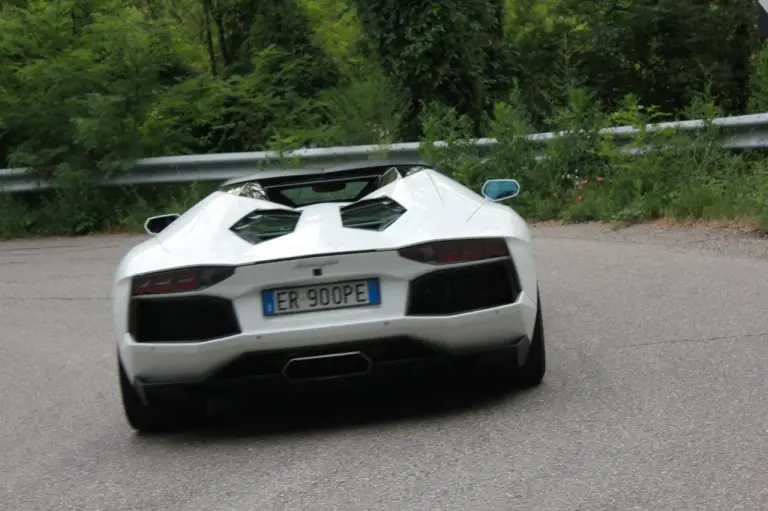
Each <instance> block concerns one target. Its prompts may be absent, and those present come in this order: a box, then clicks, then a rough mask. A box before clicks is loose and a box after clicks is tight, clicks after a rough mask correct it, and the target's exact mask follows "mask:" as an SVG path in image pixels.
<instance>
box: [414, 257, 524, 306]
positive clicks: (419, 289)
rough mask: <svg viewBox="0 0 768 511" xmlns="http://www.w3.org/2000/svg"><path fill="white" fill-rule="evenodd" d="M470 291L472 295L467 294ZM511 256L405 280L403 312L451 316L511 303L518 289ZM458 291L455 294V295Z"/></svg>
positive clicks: (518, 283) (454, 267)
mask: <svg viewBox="0 0 768 511" xmlns="http://www.w3.org/2000/svg"><path fill="white" fill-rule="evenodd" d="M472 291H474V292H475V293H476V294H475V295H474V296H470V297H468V298H469V299H467V296H466V295H467V294H469V293H470V292H472ZM522 291H523V290H522V286H521V285H520V279H519V277H518V274H517V269H516V268H515V265H514V263H513V262H512V259H511V258H499V259H493V260H491V261H488V262H484V263H476V264H469V265H457V266H452V267H447V268H445V267H443V268H440V269H438V270H435V271H431V272H429V273H425V274H423V275H420V276H419V277H416V278H415V279H413V280H412V281H411V282H410V283H409V284H408V297H407V299H406V309H405V310H406V312H405V314H406V316H429V317H434V316H453V315H456V314H465V313H467V312H474V311H478V310H484V309H489V308H493V307H501V306H504V305H510V304H513V303H515V302H516V301H517V300H518V299H519V298H520V294H521V293H522ZM457 295H459V298H457Z"/></svg>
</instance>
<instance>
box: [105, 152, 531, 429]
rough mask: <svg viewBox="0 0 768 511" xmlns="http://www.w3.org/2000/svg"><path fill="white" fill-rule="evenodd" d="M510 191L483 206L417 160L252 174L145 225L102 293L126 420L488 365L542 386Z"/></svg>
mask: <svg viewBox="0 0 768 511" xmlns="http://www.w3.org/2000/svg"><path fill="white" fill-rule="evenodd" d="M518 192H519V185H518V183H517V182H516V181H515V180H513V179H497V180H491V181H488V182H486V183H485V184H484V186H483V190H482V195H478V194H476V193H475V192H473V191H472V190H470V189H469V188H466V187H465V186H463V185H461V184H459V183H458V182H456V181H454V180H452V179H450V178H449V177H447V176H445V175H443V174H441V173H440V172H438V171H437V170H436V169H434V168H432V167H429V166H427V165H424V164H422V163H420V162H418V163H416V162H414V163H402V162H376V163H372V162H366V163H362V164H347V165H343V166H337V167H333V168H326V169H322V170H317V169H299V170H277V171H262V172H258V173H256V174H253V175H252V176H248V177H245V178H240V179H235V180H231V181H228V182H227V183H224V184H223V185H222V186H221V187H219V189H218V190H216V191H215V192H213V193H212V194H211V195H209V196H208V197H206V198H205V199H203V200H202V201H200V202H199V203H198V204H196V205H195V206H193V207H192V208H191V209H189V210H188V211H187V212H185V213H184V214H182V215H178V214H172V215H161V216H156V217H152V218H150V219H148V220H147V222H146V224H145V229H146V230H147V232H148V233H150V234H152V235H153V237H152V238H150V239H148V240H146V241H144V242H142V243H140V244H139V245H137V246H136V247H133V248H132V249H131V250H130V252H128V254H126V255H125V257H124V258H123V260H122V261H121V262H120V264H119V266H118V268H117V272H116V275H115V280H114V289H113V314H114V326H115V330H116V334H117V346H118V350H117V351H118V368H119V376H120V389H121V391H122V399H123V405H124V408H125V414H126V417H127V419H128V422H129V423H130V425H131V426H132V427H133V428H135V429H137V430H139V431H153V430H154V431H157V430H161V429H166V428H169V427H182V426H183V425H184V424H185V423H187V422H186V421H188V420H190V419H192V418H193V417H195V416H196V415H197V414H201V413H204V410H205V403H206V401H207V399H208V398H209V397H214V396H216V395H217V394H219V393H221V392H226V393H228V392H234V391H238V390H240V389H244V390H253V389H255V390H259V389H261V390H267V389H268V390H270V391H272V390H273V389H278V388H279V387H281V386H282V387H286V388H296V387H297V386H300V385H302V384H307V383H312V384H317V383H320V382H323V381H327V380H339V379H343V380H346V381H359V379H360V378H374V379H375V378H379V377H382V376H385V375H388V374H391V373H392V372H393V371H398V370H402V369H407V370H413V369H416V370H417V371H418V372H419V373H420V372H421V371H422V369H420V368H424V369H426V368H428V367H432V364H433V363H434V364H438V365H440V364H442V363H445V362H447V363H448V364H449V366H451V367H453V366H455V363H456V362H463V361H466V362H471V363H472V364H474V363H481V362H488V363H490V364H491V366H490V367H495V368H496V369H498V370H500V371H499V372H498V373H496V372H494V373H492V374H498V375H499V377H501V378H505V379H508V380H509V382H510V383H513V384H515V385H517V386H519V387H533V386H536V385H538V384H539V383H540V382H541V381H542V378H543V376H544V372H545V349H544V330H543V325H542V313H541V306H540V299H539V292H538V284H537V277H536V270H535V266H534V257H533V250H532V241H531V234H530V232H529V229H528V226H527V225H526V223H525V221H524V220H523V219H522V218H521V217H520V216H519V215H518V214H517V213H515V211H514V210H512V209H511V208H510V207H508V206H505V205H502V204H497V203H495V201H499V200H504V199H509V198H512V197H514V196H516V195H517V193H518Z"/></svg>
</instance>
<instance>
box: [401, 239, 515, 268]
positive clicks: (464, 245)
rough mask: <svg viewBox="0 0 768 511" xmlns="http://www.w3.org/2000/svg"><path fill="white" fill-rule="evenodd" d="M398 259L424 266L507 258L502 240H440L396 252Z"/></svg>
mask: <svg viewBox="0 0 768 511" xmlns="http://www.w3.org/2000/svg"><path fill="white" fill-rule="evenodd" d="M398 253H399V254H400V257H404V258H406V259H410V260H411V261H417V262H420V263H426V264H458V263H469V262H473V261H482V260H485V259H496V258H499V257H509V249H508V248H507V242H506V241H505V240H504V238H473V239H461V240H441V241H433V242H430V243H423V244H421V245H412V246H410V247H405V248H401V249H400V250H398Z"/></svg>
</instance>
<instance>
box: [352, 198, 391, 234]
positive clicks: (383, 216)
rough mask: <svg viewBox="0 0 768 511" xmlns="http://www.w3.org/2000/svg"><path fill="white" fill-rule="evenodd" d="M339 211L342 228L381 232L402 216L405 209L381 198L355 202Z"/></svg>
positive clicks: (387, 199)
mask: <svg viewBox="0 0 768 511" xmlns="http://www.w3.org/2000/svg"><path fill="white" fill-rule="evenodd" d="M340 211H341V225H342V226H344V227H347V228H349V229H366V230H369V231H383V230H385V229H386V228H387V227H389V226H390V225H392V224H393V223H395V222H396V221H397V219H398V218H400V217H401V216H403V214H404V213H405V212H406V209H405V208H404V207H403V206H401V205H400V204H398V203H397V202H395V201H394V200H392V199H390V198H389V197H381V198H378V199H369V200H362V201H359V202H355V203H354V204H350V205H348V206H344V207H342V208H341V210H340Z"/></svg>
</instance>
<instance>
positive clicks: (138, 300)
mask: <svg viewBox="0 0 768 511" xmlns="http://www.w3.org/2000/svg"><path fill="white" fill-rule="evenodd" d="M128 332H129V333H130V334H131V336H132V337H133V339H134V341H135V342H137V343H157V344H164V343H195V342H205V341H211V340H214V339H221V338H223V337H229V336H232V335H238V334H240V333H242V330H241V328H240V322H239V321H238V319H237V314H236V313H235V308H234V305H233V304H232V302H231V301H230V300H227V299H226V298H220V297H217V296H206V295H189V296H174V297H169V296H163V297H158V298H155V297H135V298H133V299H131V302H130V305H129V308H128Z"/></svg>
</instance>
